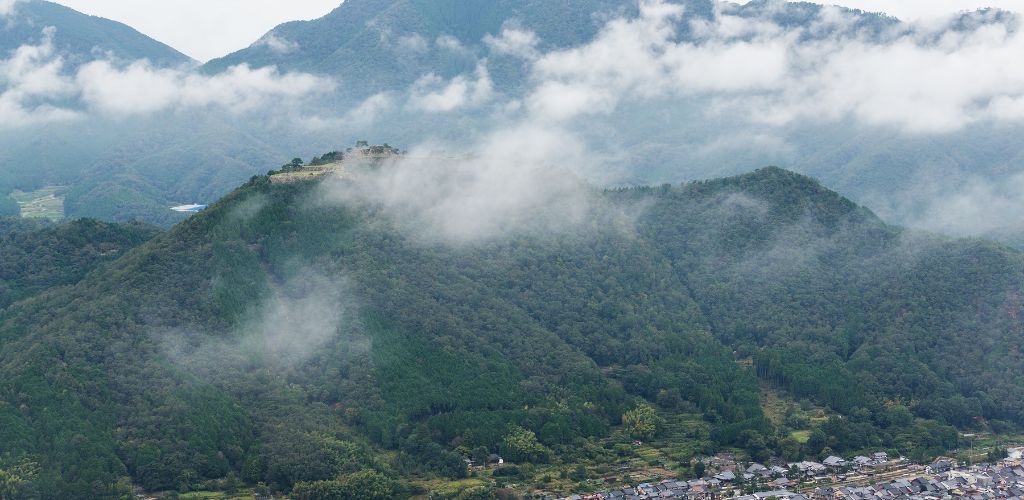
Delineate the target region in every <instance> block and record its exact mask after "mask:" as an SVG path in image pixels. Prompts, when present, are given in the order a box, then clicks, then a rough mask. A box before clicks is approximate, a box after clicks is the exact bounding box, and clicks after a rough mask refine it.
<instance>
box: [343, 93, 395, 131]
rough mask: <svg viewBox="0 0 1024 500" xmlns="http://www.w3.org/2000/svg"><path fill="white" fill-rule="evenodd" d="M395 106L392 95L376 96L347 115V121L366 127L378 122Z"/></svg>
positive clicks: (382, 94) (380, 94) (381, 94)
mask: <svg viewBox="0 0 1024 500" xmlns="http://www.w3.org/2000/svg"><path fill="white" fill-rule="evenodd" d="M394 105H395V99H394V97H393V96H392V95H391V94H389V93H387V92H381V93H379V94H374V95H372V96H370V97H368V98H367V99H366V100H365V101H363V102H362V103H360V104H359V106H356V107H355V108H354V109H352V110H351V111H349V112H348V114H347V115H345V120H346V121H348V122H350V123H352V124H354V125H356V126H360V127H365V126H368V125H370V124H372V123H374V122H376V121H377V119H378V118H379V117H380V115H381V114H382V113H385V112H387V111H388V110H390V109H391V108H393V107H394Z"/></svg>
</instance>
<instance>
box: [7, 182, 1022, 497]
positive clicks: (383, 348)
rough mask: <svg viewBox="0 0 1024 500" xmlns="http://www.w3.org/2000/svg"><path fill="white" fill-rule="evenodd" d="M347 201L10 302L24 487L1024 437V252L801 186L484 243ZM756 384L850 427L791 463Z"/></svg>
mask: <svg viewBox="0 0 1024 500" xmlns="http://www.w3.org/2000/svg"><path fill="white" fill-rule="evenodd" d="M334 182H342V183H344V182H347V181H345V180H343V179H342V180H333V179H330V180H325V181H323V182H305V183H295V184H272V183H270V181H269V179H268V178H266V177H262V176H261V177H255V178H253V179H252V181H250V182H249V183H248V184H246V185H245V186H243V187H242V188H240V189H238V190H236V191H235V192H234V193H232V194H230V195H229V196H227V197H226V198H225V199H223V200H222V201H220V202H218V203H217V204H215V205H213V206H212V207H211V208H210V209H209V210H208V211H206V212H204V213H201V214H199V215H197V216H195V217H194V218H192V219H190V220H188V221H186V222H184V223H182V224H180V225H178V226H176V227H175V228H173V229H172V230H170V231H168V232H166V233H163V234H161V235H158V236H156V237H155V238H154V239H152V240H150V241H149V242H148V243H146V244H144V245H142V246H141V247H139V248H137V249H135V250H133V251H131V252H129V253H128V254H127V255H125V256H123V257H121V258H120V259H118V260H117V261H115V262H113V263H112V264H110V265H109V266H106V267H105V268H103V269H102V271H100V272H96V273H92V274H90V275H89V276H87V277H86V279H84V280H83V281H81V282H80V283H78V284H76V285H74V286H72V287H68V288H64V289H61V290H58V291H56V292H54V293H47V294H44V295H42V296H39V297H36V298H32V299H29V300H26V301H22V302H18V303H16V304H14V305H12V306H11V307H10V308H9V309H8V311H7V312H6V313H5V314H4V317H3V323H2V324H0V347H2V349H0V380H3V383H2V384H0V443H2V444H0V447H2V448H0V469H3V468H11V467H16V466H18V464H22V465H24V464H35V465H36V466H37V467H38V469H39V473H38V475H37V476H36V477H35V480H34V481H28V482H26V483H25V485H24V488H26V490H25V491H29V490H31V491H34V492H36V493H38V494H39V495H41V496H43V497H48V498H51V497H100V496H114V495H117V494H120V493H122V492H124V491H125V488H126V487H127V485H129V484H130V483H136V484H140V485H142V486H143V487H144V488H146V489H148V490H162V489H179V490H187V489H190V488H195V487H199V486H200V485H203V484H209V481H211V480H220V481H223V480H226V479H222V478H234V480H236V481H237V480H240V481H244V482H248V483H250V484H255V483H257V482H264V483H266V484H268V485H270V487H271V488H274V489H279V490H282V491H288V490H289V489H290V488H292V487H293V485H296V484H299V485H300V486H299V487H300V488H308V487H312V486H311V485H312V484H313V483H310V482H311V481H323V480H334V479H335V478H340V480H339V481H338V485H339V486H338V487H343V486H344V485H351V484H355V483H357V482H359V481H361V480H363V479H366V478H367V477H369V478H371V479H372V480H373V481H375V482H376V484H378V486H381V487H382V488H385V490H386V491H388V492H390V493H389V494H390V495H392V496H403V495H407V494H409V493H410V491H411V490H409V489H408V488H409V486H408V484H407V483H405V482H404V480H407V479H410V478H422V477H433V476H440V477H447V478H458V477H462V476H464V475H465V474H466V470H465V464H464V462H463V458H464V457H465V456H466V455H465V454H468V453H472V454H473V455H474V456H475V455H476V454H477V451H478V450H482V453H483V454H484V455H486V454H487V453H493V452H499V453H501V454H502V455H503V456H504V457H505V458H506V459H507V460H509V461H510V462H515V463H529V462H533V463H544V462H550V463H554V464H564V465H565V466H566V467H571V466H572V464H574V463H580V462H582V461H591V460H597V459H599V458H600V457H602V456H605V455H606V454H609V453H612V452H611V451H610V446H611V443H612V442H613V441H614V440H616V439H624V440H626V442H631V439H632V438H631V435H635V436H637V437H643V438H648V437H652V436H655V435H657V434H659V433H662V432H674V431H673V430H672V427H671V426H666V427H662V426H661V424H659V423H658V419H657V418H655V419H651V420H646V419H647V418H648V417H642V416H641V415H644V414H645V412H646V410H636V409H644V408H650V409H654V410H655V411H656V414H657V416H658V418H661V419H664V420H665V421H674V419H676V418H677V417H678V416H685V415H693V416H695V417H696V418H698V419H699V420H700V421H701V422H702V424H701V425H702V426H706V428H707V432H706V433H704V432H697V433H695V434H690V433H688V434H680V435H678V436H677V435H673V436H672V439H677V440H678V441H679V442H680V443H688V446H689V447H688V448H686V449H690V450H691V451H689V452H686V453H691V454H699V453H708V452H711V451H714V450H717V449H721V448H723V447H735V448H738V449H741V450H744V452H745V453H747V454H749V456H750V457H753V458H757V459H763V458H766V457H767V456H769V455H772V454H777V455H783V456H787V457H790V456H792V458H798V457H800V456H816V455H818V454H819V453H823V452H826V451H827V452H847V451H859V450H863V449H870V448H872V447H881V448H896V449H899V450H900V451H901V452H903V453H907V454H910V455H911V456H919V457H924V456H928V455H930V454H937V453H940V452H942V451H944V450H945V449H947V448H950V447H955V446H956V444H957V436H956V432H955V430H954V428H953V427H951V426H950V425H951V424H952V425H958V426H967V425H969V424H970V423H971V422H970V421H971V419H972V418H973V417H975V416H983V417H985V418H988V419H989V420H990V421H992V422H993V425H996V426H1001V427H1002V428H1007V429H1011V428H1014V427H1016V426H1019V425H1021V424H1022V423H1024V413H1022V411H1021V408H1020V407H1019V406H1018V404H1019V401H1021V400H1024V398H1021V397H1019V391H1020V390H1021V389H1020V387H1022V386H1021V384H1020V383H1019V382H1020V381H1019V380H1017V379H1015V378H1014V375H1012V374H1014V373H1017V374H1019V373H1022V370H1021V363H1022V359H1021V358H1020V355H1019V352H1018V351H1017V350H1016V349H1015V348H1014V347H1015V345H1016V344H1015V343H1016V342H1019V338H1020V330H1019V328H1020V324H1019V322H1018V321H1017V320H1016V318H1017V317H1018V316H1019V312H1020V308H1021V305H1020V303H1019V300H1017V299H1015V297H1019V294H1020V289H1021V287H1022V281H1024V257H1022V255H1021V254H1020V253H1019V252H1016V251H1013V250H1010V249H1007V248H1004V247H1001V246H998V245H994V244H990V243H986V242H982V241H973V240H949V239H945V238H939V237H933V236H928V235H918V234H914V233H908V232H906V231H904V230H901V229H899V228H895V227H892V226H888V225H886V224H884V223H882V222H881V221H880V220H879V219H878V218H877V217H875V216H874V215H873V214H871V213H870V212H869V211H867V210H866V209H864V208H862V207H859V206H857V205H856V204H854V203H852V202H850V201H849V200H846V199H844V198H842V197H841V196H839V195H837V194H836V193H834V192H831V191H828V190H827V189H825V188H823V187H822V186H821V185H820V184H818V183H817V182H815V181H813V180H811V179H808V178H806V177H803V176H800V175H797V174H794V173H791V172H787V171H784V170H781V169H776V168H766V169H762V170H759V171H757V172H754V173H751V174H747V175H743V176H739V177H734V178H728V179H721V180H714V181H706V182H695V183H688V184H684V185H681V186H668V185H666V186H662V187H654V188H635V189H622V190H612V191H606V192H597V191H594V192H592V193H591V194H590V195H589V196H590V197H591V198H590V199H591V200H592V201H593V203H594V206H595V207H596V209H595V210H593V211H591V212H590V216H589V217H588V218H587V219H586V220H583V221H581V222H579V223H578V224H573V225H569V226H566V227H560V228H558V229H556V230H553V232H552V231H549V230H540V231H532V232H526V233H521V234H515V235H509V236H506V237H502V238H498V239H493V240H488V241H484V242H478V243H473V244H468V245H465V244H460V245H448V244H444V243H443V242H437V241H433V242H431V241H424V240H421V239H418V238H416V237H414V236H411V235H410V234H409V233H408V232H407V231H406V230H405V229H404V226H403V225H402V224H401V221H396V220H393V219H392V218H390V217H388V216H387V214H386V212H383V211H381V209H380V207H378V206H376V205H375V204H374V203H369V204H360V203H356V204H351V203H348V202H344V201H343V202H336V201H334V202H332V201H329V199H327V198H325V197H324V190H325V189H326V190H330V189H333V188H332V184H331V183H334ZM995 347H1000V348H995ZM1001 347H1006V349H1002V348H1001ZM748 361H750V362H752V366H751V367H748V366H747V364H748V363H747V362H748ZM759 383H764V384H769V385H773V386H775V387H777V388H779V389H780V390H784V391H789V392H792V393H793V394H794V395H795V396H796V397H800V398H807V399H809V400H811V401H813V402H814V403H816V404H819V405H822V406H823V407H826V408H828V409H829V411H830V412H832V413H831V415H833V417H832V418H829V419H827V420H826V421H824V422H820V423H814V424H809V423H808V424H806V425H810V426H811V427H810V428H808V430H810V431H811V434H812V435H811V439H810V440H808V441H807V442H806V443H800V442H796V441H794V440H793V438H792V437H790V435H789V432H790V431H791V430H793V429H783V428H781V427H778V426H773V425H772V424H771V423H770V422H769V421H768V419H767V418H766V417H765V415H764V413H763V411H762V408H761V406H760V393H759ZM631 411H633V412H632V413H630V412H631ZM627 413H630V416H629V417H627V418H625V423H626V427H625V429H623V427H621V426H622V425H623V423H624V415H625V414H627ZM840 416H841V417H842V418H839V417H840ZM638 419H639V420H642V421H643V422H644V423H645V424H650V426H646V425H636V422H637V420H638ZM608 440H611V441H608ZM598 443H606V444H607V445H608V446H609V448H605V447H603V446H599V445H598ZM826 448H828V449H827V450H826ZM382 451H387V452H386V453H382ZM690 456H692V455H690ZM678 460H679V461H680V462H684V461H685V462H687V463H688V460H689V457H685V456H680V457H678ZM26 467H27V466H26ZM360 471H362V472H360ZM367 471H375V472H372V473H371V472H367ZM360 474H361V475H360ZM359 484H364V483H359ZM324 487H326V486H324Z"/></svg>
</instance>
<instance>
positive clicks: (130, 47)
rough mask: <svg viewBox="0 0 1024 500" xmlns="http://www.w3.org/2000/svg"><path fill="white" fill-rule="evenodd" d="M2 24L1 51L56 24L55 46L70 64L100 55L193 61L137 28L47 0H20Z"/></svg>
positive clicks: (160, 61)
mask: <svg viewBox="0 0 1024 500" xmlns="http://www.w3.org/2000/svg"><path fill="white" fill-rule="evenodd" d="M12 9H13V11H12V13H11V14H9V15H7V16H4V18H3V21H4V26H2V27H0V33H2V34H3V36H0V53H3V54H6V53H8V52H10V51H13V50H15V49H17V48H18V47H20V46H22V45H26V44H34V43H37V42H38V41H39V40H40V38H41V36H42V35H41V33H42V31H43V29H44V28H46V27H51V26H52V27H53V28H55V29H56V33H58V34H59V36H57V37H55V40H54V44H55V48H56V49H57V50H58V51H59V52H60V53H62V54H63V55H65V57H66V61H65V62H66V63H67V64H68V66H70V67H77V66H78V65H80V64H82V63H85V62H89V61H92V60H93V59H95V58H96V56H97V55H98V54H103V55H109V56H112V57H113V58H115V59H121V60H127V61H134V60H136V59H148V60H149V61H150V62H152V63H153V64H155V65H157V66H161V67H170V66H179V65H182V64H188V63H192V62H193V61H192V59H191V58H189V57H188V56H186V55H184V54H182V53H181V52H178V51H177V50H174V49H173V48H171V47H169V46H167V45H165V44H163V43H160V42H158V41H156V40H153V39H152V38H149V37H147V36H146V35H143V34H142V33H139V32H138V31H136V30H135V29H134V28H132V27H130V26H128V25H125V24H122V23H119V22H116V21H111V20H109V19H104V18H102V17H96V16H89V15H85V14H82V13H81V12H78V11H76V10H74V9H70V8H68V7H65V6H63V5H59V4H56V3H53V2H47V1H45V0H21V1H18V2H15V3H14V6H13V7H12Z"/></svg>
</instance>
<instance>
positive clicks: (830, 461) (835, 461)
mask: <svg viewBox="0 0 1024 500" xmlns="http://www.w3.org/2000/svg"><path fill="white" fill-rule="evenodd" d="M822 463H823V464H825V465H826V466H828V467H832V468H833V469H838V468H840V467H843V466H845V465H846V460H843V459H842V458H840V457H837V456H835V455H832V456H830V457H828V458H826V459H825V460H823V461H822Z"/></svg>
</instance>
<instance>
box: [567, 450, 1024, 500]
mask: <svg viewBox="0 0 1024 500" xmlns="http://www.w3.org/2000/svg"><path fill="white" fill-rule="evenodd" d="M1022 456H1024V448H1010V449H1009V450H1008V456H1007V458H1006V459H1004V460H1001V461H1000V462H999V463H997V464H992V465H980V466H971V467H960V466H959V465H958V464H957V462H956V461H955V460H953V459H950V458H939V459H937V460H935V461H934V462H932V463H931V464H930V465H926V466H920V465H910V464H907V463H906V462H905V460H904V459H903V458H897V459H890V458H889V456H888V455H887V454H886V453H885V452H878V453H874V454H872V455H871V456H857V457H854V458H852V459H850V460H846V459H844V458H842V457H836V456H830V457H828V458H826V459H825V460H822V461H821V462H820V463H819V462H811V461H804V462H793V463H789V464H786V466H785V467H784V466H782V465H771V466H765V465H762V464H758V463H753V464H749V465H747V466H746V467H742V466H739V465H736V464H733V465H732V466H731V467H730V466H729V465H728V464H726V463H723V464H715V465H722V466H723V468H722V469H720V470H721V471H720V472H718V473H717V474H715V475H713V476H708V477H704V478H700V479H692V480H689V481H680V480H671V479H669V480H664V481H661V482H658V483H643V484H640V485H637V486H635V487H625V488H622V489H618V490H612V491H603V492H599V493H591V494H586V495H572V496H569V497H565V499H563V500H641V499H662V498H665V499H668V498H678V499H695V500H696V499H702V500H703V499H718V498H735V499H738V500H767V499H779V500H805V499H806V500H819V499H820V500H832V499H844V500H845V499H850V500H888V499H921V500H944V499H970V500H988V499H996V498H1009V499H1019V500H1024V465H1022V463H1021V461H1022ZM712 460H713V459H712ZM876 473H877V474H881V475H878V476H871V475H869V474H876ZM871 477H875V478H876V479H877V478H879V477H886V478H887V480H886V481H883V482H879V483H877V484H873V485H869V486H859V485H858V484H861V485H863V484H867V483H868V482H870V478H871ZM740 484H744V485H746V486H747V491H748V492H749V491H750V486H751V485H755V486H756V487H755V488H754V489H759V490H763V491H758V492H755V493H751V494H746V495H743V494H742V491H741V488H740V487H738V485H740ZM823 484H828V485H829V486H821V485H823ZM816 485H818V486H816ZM798 488H799V489H800V492H798V491H796V490H797V489H798Z"/></svg>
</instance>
